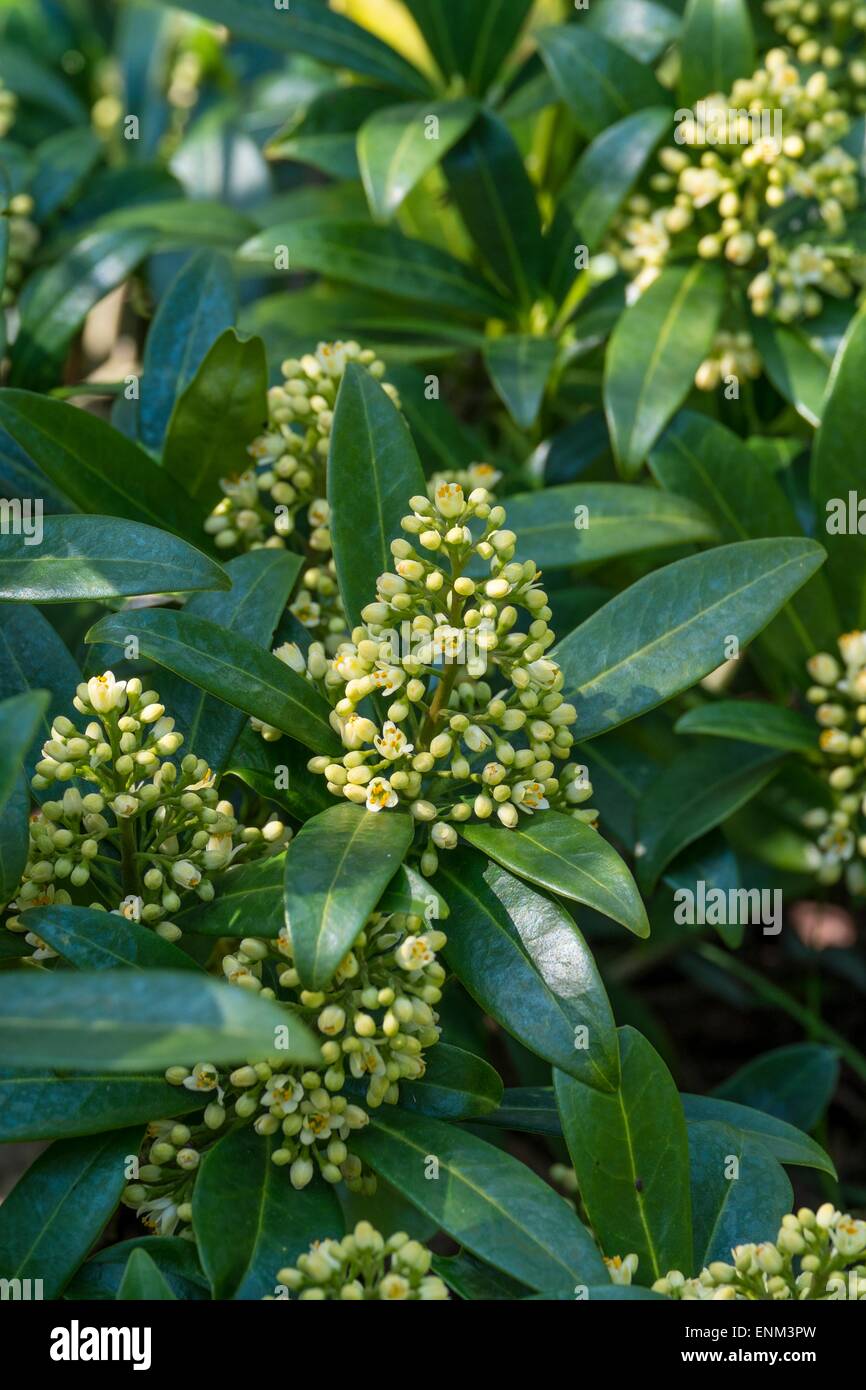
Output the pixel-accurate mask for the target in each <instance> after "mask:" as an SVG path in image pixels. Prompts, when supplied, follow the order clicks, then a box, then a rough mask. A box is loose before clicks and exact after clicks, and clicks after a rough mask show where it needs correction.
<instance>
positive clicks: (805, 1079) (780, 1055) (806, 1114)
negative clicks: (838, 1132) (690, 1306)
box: [715, 1042, 839, 1240]
mask: <svg viewBox="0 0 866 1390" xmlns="http://www.w3.org/2000/svg"><path fill="white" fill-rule="evenodd" d="M838 1081H839V1054H838V1053H837V1052H836V1051H835V1050H834V1049H833V1048H832V1047H824V1046H823V1045H822V1044H821V1043H808V1042H804V1043H791V1044H789V1046H787V1047H775V1048H773V1050H772V1052H765V1053H764V1054H763V1056H761V1057H755V1058H754V1059H753V1060H752V1061H751V1062H747V1063H746V1065H745V1066H744V1067H741V1068H740V1069H739V1071H737V1072H735V1073H734V1075H733V1076H732V1077H730V1078H729V1079H728V1080H727V1081H725V1082H724V1083H723V1084H722V1085H721V1086H718V1087H717V1088H716V1091H715V1094H716V1095H717V1096H719V1097H720V1098H721V1099H722V1100H732V1101H737V1102H738V1103H739V1104H740V1105H750V1106H752V1108H753V1109H755V1110H763V1111H764V1112H766V1114H768V1115H775V1116H776V1118H777V1119H779V1120H785V1121H786V1122H787V1123H788V1124H789V1125H794V1126H795V1127H796V1128H797V1129H802V1130H805V1131H807V1132H808V1131H809V1130H812V1129H814V1128H815V1126H816V1125H817V1124H818V1122H819V1121H820V1119H821V1116H822V1115H823V1114H824V1111H825V1110H826V1109H827V1106H828V1105H829V1104H830V1101H831V1100H832V1099H833V1096H834V1095H835V1093H836V1086H837V1084H838ZM749 1239H750V1240H751V1239H752V1237H751V1236H750V1237H749Z"/></svg>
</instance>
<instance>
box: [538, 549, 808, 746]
mask: <svg viewBox="0 0 866 1390" xmlns="http://www.w3.org/2000/svg"><path fill="white" fill-rule="evenodd" d="M823 559H824V551H823V550H822V549H821V547H820V546H819V545H816V544H815V542H814V541H807V540H774V541H744V542H742V543H741V544H737V545H725V546H720V547H718V548H717V549H715V550H710V551H707V552H706V553H705V554H703V555H693V556H689V557H688V558H687V559H685V560H677V561H675V563H674V564H672V565H666V566H665V567H664V569H660V570H656V571H655V573H653V574H649V575H646V576H645V578H643V579H641V580H638V582H637V584H633V585H632V586H631V588H629V589H626V590H625V592H623V593H621V594H619V595H617V597H616V598H613V599H611V600H610V602H609V603H606V604H604V606H603V607H602V608H599V609H598V610H597V612H595V613H593V615H592V617H590V618H588V619H587V620H586V622H584V623H581V625H580V627H577V628H575V629H574V631H573V632H570V633H569V635H568V636H567V637H566V638H564V640H563V641H561V642H560V643H558V645H557V646H556V647H554V648H553V649H552V652H551V655H552V656H553V659H554V660H555V661H558V662H559V664H560V666H561V667H562V670H563V673H564V675H565V691H564V693H565V695H566V698H567V699H569V700H571V701H572V702H573V703H574V704H575V705H576V706H577V712H578V726H577V727H578V730H579V733H580V736H581V738H584V739H586V738H591V737H593V736H594V735H595V734H600V733H603V732H604V731H605V730H607V729H612V728H615V727H616V726H617V725H618V724H624V723H625V722H626V720H628V719H633V718H634V717H635V716H636V715H638V714H643V713H645V712H646V711H647V710H650V709H654V708H655V706H656V705H660V704H661V703H662V701H663V700H667V699H670V697H671V696H672V695H677V694H679V692H680V691H682V690H687V689H688V687H689V686H691V685H695V684H696V683H697V682H698V681H699V680H701V679H702V678H703V677H704V676H706V675H707V674H708V673H709V672H710V671H713V670H715V669H716V667H717V666H720V665H721V663H722V661H723V660H724V658H725V650H724V642H725V637H726V636H728V635H731V634H733V635H736V637H737V638H738V640H739V643H740V647H741V648H742V647H744V646H745V645H746V643H747V642H749V641H751V639H752V637H754V636H755V634H756V633H757V632H760V630H761V629H762V628H763V627H764V626H765V625H766V624H767V623H768V622H769V621H770V619H771V618H772V617H774V615H775V614H776V613H777V612H778V611H779V609H780V608H781V607H782V604H783V603H784V602H785V601H786V600H787V599H788V598H790V596H791V594H793V593H795V592H796V590H797V589H799V588H800V586H801V585H802V584H804V583H805V582H806V580H807V579H809V578H810V577H811V576H812V575H813V574H814V573H815V571H816V570H817V569H818V567H819V566H820V565H821V563H822V561H823Z"/></svg>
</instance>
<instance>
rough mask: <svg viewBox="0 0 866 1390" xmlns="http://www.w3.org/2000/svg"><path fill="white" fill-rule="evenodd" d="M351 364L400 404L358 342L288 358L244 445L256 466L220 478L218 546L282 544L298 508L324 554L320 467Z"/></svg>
mask: <svg viewBox="0 0 866 1390" xmlns="http://www.w3.org/2000/svg"><path fill="white" fill-rule="evenodd" d="M349 362H358V363H359V364H360V365H361V366H363V367H366V369H367V371H368V372H369V373H370V375H371V376H373V377H375V378H376V379H377V380H378V381H380V382H381V385H382V388H383V390H384V391H386V392H387V393H388V395H389V396H390V397H391V399H392V400H393V401H394V402H395V404H397V405H399V404H400V401H399V397H398V395H397V391H396V388H395V387H394V386H392V385H391V384H390V382H387V381H384V380H382V378H383V377H384V374H385V364H384V362H382V361H381V360H380V359H379V358H377V356H376V354H375V353H374V352H373V351H372V349H371V348H362V347H361V346H360V345H359V344H358V343H355V342H349V343H340V342H338V343H320V344H319V346H318V348H317V349H316V351H315V352H314V353H306V354H305V355H304V356H303V357H301V358H300V359H297V358H294V357H292V358H289V359H288V360H287V361H285V362H284V363H283V364H282V374H283V377H284V381H283V384H282V385H281V386H272V387H271V389H270V391H269V392H268V423H267V428H266V430H265V433H264V434H262V435H260V436H259V437H258V438H257V439H255V440H253V442H252V444H250V446H249V451H248V452H249V454H250V455H251V457H252V458H253V459H254V460H255V464H254V466H253V467H252V468H250V469H249V470H248V471H247V472H246V473H244V474H242V475H241V477H239V478H225V479H223V480H222V481H221V484H220V486H221V487H222V490H223V493H224V496H223V498H222V500H221V501H220V502H219V503H218V504H217V506H216V507H215V509H214V510H213V512H212V513H211V515H210V516H209V517H208V519H207V521H206V522H205V530H206V531H207V532H208V534H209V535H212V536H213V538H214V543H215V544H216V545H217V546H219V548H220V549H221V550H255V549H257V548H259V547H260V546H276V547H283V546H285V544H286V538H287V537H288V536H291V535H292V534H293V533H294V531H295V529H296V525H297V520H298V517H299V515H300V514H302V513H303V514H304V516H305V519H306V527H305V532H304V536H303V540H304V544H305V545H306V546H307V547H308V548H309V549H310V550H312V551H314V552H317V553H319V554H321V555H322V556H323V557H325V559H327V557H328V556H329V554H330V550H331V534H330V530H329V528H328V522H329V519H330V509H329V507H328V503H327V501H326V500H325V467H326V463H327V458H328V449H329V447H330V441H331V428H332V426H333V422H334V406H335V404H336V400H337V392H338V390H339V388H340V382H341V381H342V379H343V375H344V373H345V370H346V367H347V365H348V363H349ZM307 625H308V626H309V625H311V624H307Z"/></svg>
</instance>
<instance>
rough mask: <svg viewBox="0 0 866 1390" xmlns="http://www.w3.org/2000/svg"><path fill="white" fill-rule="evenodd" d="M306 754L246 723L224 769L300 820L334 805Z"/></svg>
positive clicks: (288, 741) (292, 743)
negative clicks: (257, 731) (262, 733)
mask: <svg viewBox="0 0 866 1390" xmlns="http://www.w3.org/2000/svg"><path fill="white" fill-rule="evenodd" d="M309 756H310V755H309V750H308V749H306V748H304V747H303V745H302V744H300V743H296V742H295V740H294V739H291V738H285V737H284V738H280V739H276V740H270V739H268V740H266V739H263V738H261V736H260V735H259V734H257V733H256V732H255V730H254V729H252V728H251V727H250V726H249V725H248V724H247V725H246V726H245V727H244V728H243V729H242V730H241V734H240V737H239V738H238V740H237V742H236V743H235V745H234V748H233V749H232V753H231V757H230V758H229V759H228V761H227V764H226V768H225V771H226V773H230V774H231V776H232V777H237V778H239V779H240V781H241V782H245V783H246V785H247V786H248V787H252V789H253V791H255V792H257V793H258V795H259V796H261V797H264V799H265V800H266V801H273V802H275V803H276V804H277V805H278V806H282V807H284V808H285V809H286V810H287V811H288V812H289V814H290V815H291V816H293V817H294V818H295V820H301V821H303V820H306V819H307V817H308V816H312V815H315V814H316V812H317V811H324V810H327V808H328V807H329V806H333V804H334V798H333V795H332V794H331V792H329V791H328V788H327V786H326V784H325V779H324V777H322V776H321V775H320V774H319V773H316V772H310V770H309V768H308V767H307V761H308V759H309ZM211 766H213V763H211ZM281 891H282V890H281Z"/></svg>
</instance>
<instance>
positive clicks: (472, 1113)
mask: <svg viewBox="0 0 866 1390" xmlns="http://www.w3.org/2000/svg"><path fill="white" fill-rule="evenodd" d="M425 1062H426V1070H425V1072H424V1075H423V1077H422V1078H421V1080H419V1081H402V1082H401V1083H400V1105H401V1106H402V1107H403V1109H404V1110H413V1111H415V1113H416V1114H418V1115H432V1116H433V1117H434V1118H435V1119H439V1120H475V1119H477V1118H478V1117H479V1116H480V1115H489V1114H490V1113H491V1111H493V1110H495V1109H496V1107H497V1106H498V1104H499V1102H500V1101H501V1099H502V1081H501V1079H500V1077H499V1075H498V1073H497V1072H495V1071H494V1070H493V1068H492V1067H491V1066H490V1064H489V1063H488V1062H485V1061H484V1059H483V1058H482V1057H476V1056H475V1053H474V1052H466V1051H464V1050H463V1048H460V1047H451V1046H450V1045H449V1044H448V1043H437V1045H436V1047H434V1048H432V1049H431V1050H430V1052H429V1053H428V1054H427V1056H426V1057H425Z"/></svg>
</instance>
